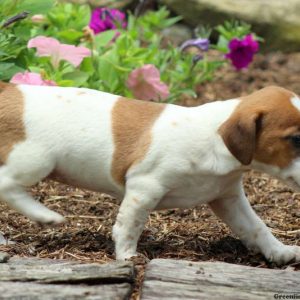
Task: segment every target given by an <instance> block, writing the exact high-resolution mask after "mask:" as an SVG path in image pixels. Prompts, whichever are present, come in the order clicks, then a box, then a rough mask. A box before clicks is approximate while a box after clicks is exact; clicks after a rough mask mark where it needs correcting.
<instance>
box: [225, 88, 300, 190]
mask: <svg viewBox="0 0 300 300" xmlns="http://www.w3.org/2000/svg"><path fill="white" fill-rule="evenodd" d="M219 133H220V135H221V137H222V139H223V141H224V143H225V145H226V146H227V148H228V149H229V151H230V152H231V154H232V155H233V156H234V157H235V158H236V159H238V160H239V161H240V162H241V163H242V164H243V165H249V164H251V163H252V162H253V163H256V165H261V166H264V168H263V169H264V171H267V172H268V171H269V173H271V174H272V175H276V176H278V177H280V178H282V179H284V180H287V181H289V182H290V183H292V184H293V185H294V184H295V183H296V185H297V187H298V188H300V99H299V98H298V97H297V96H296V95H295V94H294V93H292V92H290V91H288V90H285V89H283V88H279V87H274V86H270V87H267V88H264V89H261V90H259V91H257V92H255V93H253V94H251V95H249V96H246V97H243V98H241V102H240V104H239V105H238V106H237V108H236V109H235V111H234V112H233V113H232V115H231V116H230V118H229V119H228V120H227V121H226V122H225V123H223V124H222V125H221V127H220V128H219Z"/></svg>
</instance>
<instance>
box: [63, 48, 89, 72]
mask: <svg viewBox="0 0 300 300" xmlns="http://www.w3.org/2000/svg"><path fill="white" fill-rule="evenodd" d="M90 55H91V51H90V49H88V48H86V47H81V46H79V47H75V46H73V45H66V44H61V45H60V47H59V58H60V59H65V60H67V61H68V62H70V63H71V64H72V65H74V66H75V67H77V66H79V65H80V63H81V62H82V60H83V59H84V58H85V57H87V56H90Z"/></svg>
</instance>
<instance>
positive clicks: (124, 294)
mask: <svg viewBox="0 0 300 300" xmlns="http://www.w3.org/2000/svg"><path fill="white" fill-rule="evenodd" d="M130 291H131V286H130V284H129V283H119V284H105V285H71V284H69V285H67V284H39V283H36V282H1V283H0V298H1V299H10V300H40V299H43V300H50V299H51V300H54V299H55V300H65V299H68V300H73V299H74V300H75V299H76V300H78V299H80V300H83V299H84V300H89V299H93V300H98V299H101V300H112V299H114V300H115V299H116V300H123V299H129V296H130Z"/></svg>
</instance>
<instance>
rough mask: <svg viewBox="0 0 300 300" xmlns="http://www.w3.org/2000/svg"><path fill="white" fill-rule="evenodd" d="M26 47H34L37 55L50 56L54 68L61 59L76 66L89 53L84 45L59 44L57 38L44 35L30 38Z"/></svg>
mask: <svg viewBox="0 0 300 300" xmlns="http://www.w3.org/2000/svg"><path fill="white" fill-rule="evenodd" d="M27 47H28V48H36V49H37V56H50V57H51V63H52V65H53V66H54V67H55V68H57V67H58V65H59V62H60V61H61V60H66V61H68V62H69V63H71V64H72V65H74V66H75V67H77V66H79V65H80V64H81V62H82V60H83V59H84V58H85V57H87V56H90V55H91V51H90V50H89V49H88V48H86V47H81V46H78V47H76V46H73V45H67V44H61V43H60V42H59V41H58V40H57V39H54V38H51V37H46V36H37V37H35V38H32V39H31V40H29V42H28V44H27Z"/></svg>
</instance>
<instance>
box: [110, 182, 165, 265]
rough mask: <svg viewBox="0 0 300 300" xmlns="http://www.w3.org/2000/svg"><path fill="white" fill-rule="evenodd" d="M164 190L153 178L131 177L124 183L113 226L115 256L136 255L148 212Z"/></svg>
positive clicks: (154, 205) (119, 258)
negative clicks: (123, 192)
mask: <svg viewBox="0 0 300 300" xmlns="http://www.w3.org/2000/svg"><path fill="white" fill-rule="evenodd" d="M164 193H165V190H164V189H163V188H162V187H161V186H160V185H159V184H158V183H157V182H156V181H153V180H146V179H142V180H140V179H138V180H136V179H133V180H130V181H128V182H127V184H126V194H125V197H124V200H123V201H122V203H121V206H120V209H119V213H118V215H117V220H116V223H115V225H114V227H113V239H114V241H115V249H116V258H117V259H118V260H122V259H126V258H130V257H132V256H135V255H136V248H137V242H138V239H139V237H140V235H141V233H142V231H143V228H144V226H145V223H146V221H147V218H148V216H149V214H150V212H151V211H152V210H153V209H154V208H155V207H156V206H157V204H158V203H159V201H160V199H161V198H162V197H163V195H164Z"/></svg>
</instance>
